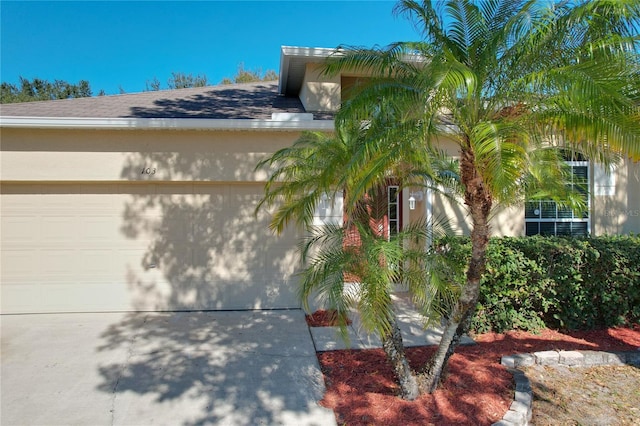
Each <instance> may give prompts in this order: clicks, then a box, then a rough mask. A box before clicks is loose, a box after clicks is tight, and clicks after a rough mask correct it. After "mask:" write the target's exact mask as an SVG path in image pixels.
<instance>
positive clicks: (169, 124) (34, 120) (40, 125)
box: [0, 117, 334, 131]
mask: <svg viewBox="0 0 640 426" xmlns="http://www.w3.org/2000/svg"><path fill="white" fill-rule="evenodd" d="M0 127H5V128H36V129H121V130H124V129H130V130H133V129H140V130H153V129H173V130H256V131H260V130H281V131H303V130H310V131H333V129H334V121H333V120H258V119H255V120H249V119H243V120H239V119H204V118H86V117H75V118H74V117H0Z"/></svg>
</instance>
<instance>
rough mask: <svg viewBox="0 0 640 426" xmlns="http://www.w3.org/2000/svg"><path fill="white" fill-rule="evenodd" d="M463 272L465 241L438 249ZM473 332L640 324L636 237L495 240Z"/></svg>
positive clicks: (449, 239)
mask: <svg viewBox="0 0 640 426" xmlns="http://www.w3.org/2000/svg"><path fill="white" fill-rule="evenodd" d="M439 244H440V245H443V246H446V247H447V251H446V253H447V257H448V258H449V259H450V260H451V261H453V262H454V263H455V264H457V265H458V267H459V270H460V271H461V272H460V273H459V274H457V276H455V277H452V279H453V280H454V281H456V282H457V283H458V284H462V282H463V281H464V274H463V273H462V271H463V270H464V267H465V266H466V264H467V260H468V258H469V255H470V252H471V242H470V240H469V238H467V237H447V238H444V239H442V240H440V241H439ZM480 292H481V294H480V299H479V301H478V309H477V312H476V315H475V317H474V319H473V322H472V326H471V327H472V330H473V331H475V332H487V331H495V332H504V331H508V330H513V329H520V330H528V331H536V330H539V329H540V328H543V327H551V328H564V329H593V328H598V327H610V326H615V325H621V324H625V323H630V322H637V321H640V237H639V236H633V235H628V236H603V237H591V238H586V239H578V238H563V237H540V236H536V237H503V238H492V239H491V240H490V242H489V247H488V251H487V271H486V273H485V275H484V276H483V279H482V281H481V290H480Z"/></svg>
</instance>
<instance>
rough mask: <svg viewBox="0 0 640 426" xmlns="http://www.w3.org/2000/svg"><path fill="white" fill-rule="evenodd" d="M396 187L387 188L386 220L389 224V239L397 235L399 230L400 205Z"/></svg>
mask: <svg viewBox="0 0 640 426" xmlns="http://www.w3.org/2000/svg"><path fill="white" fill-rule="evenodd" d="M399 193H400V191H399V187H398V186H389V187H387V218H388V219H387V220H388V222H389V228H388V229H389V238H391V237H392V236H394V235H397V234H398V231H399V230H400V203H399V201H398V198H399V197H398V195H399Z"/></svg>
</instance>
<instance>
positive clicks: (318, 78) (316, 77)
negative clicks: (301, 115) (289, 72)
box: [300, 64, 341, 112]
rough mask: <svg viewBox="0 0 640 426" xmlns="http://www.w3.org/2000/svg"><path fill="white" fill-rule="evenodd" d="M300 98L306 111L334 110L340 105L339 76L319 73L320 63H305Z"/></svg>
mask: <svg viewBox="0 0 640 426" xmlns="http://www.w3.org/2000/svg"><path fill="white" fill-rule="evenodd" d="M300 100H301V101H302V105H304V108H305V109H306V110H307V111H325V112H326V111H336V110H338V108H339V107H340V102H341V99H340V76H339V75H336V76H333V77H327V76H325V75H321V65H319V64H307V68H306V72H305V75H304V81H303V83H302V88H301V89H300Z"/></svg>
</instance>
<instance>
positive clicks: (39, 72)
mask: <svg viewBox="0 0 640 426" xmlns="http://www.w3.org/2000/svg"><path fill="white" fill-rule="evenodd" d="M393 5H394V2H392V1H364V0H358V1H357V0H352V1H345V0H342V1H327V0H325V1H302V0H299V1H240V0H237V1H190V2H187V1H184V2H179V1H139V2H134V1H110V2H98V1H69V2H64V1H49V2H36V1H6V0H2V1H1V2H0V20H1V21H0V28H1V29H0V31H1V34H0V36H1V38H0V43H1V45H0V47H1V51H0V55H1V56H0V59H1V62H0V79H1V80H2V81H4V82H10V83H14V84H15V83H18V81H19V76H23V77H26V78H29V79H31V78H34V77H38V78H42V79H46V80H55V79H59V80H66V81H68V82H73V83H76V82H77V81H79V80H81V79H84V80H88V81H89V83H90V84H91V88H92V90H93V92H94V94H97V93H98V92H99V91H100V90H101V89H103V90H104V91H105V92H106V93H107V94H115V93H119V89H120V87H122V89H124V90H125V91H126V92H139V91H142V90H144V89H145V83H146V82H147V81H149V80H151V79H153V77H157V78H158V79H159V80H160V82H161V83H162V86H163V88H164V87H165V86H166V80H167V79H168V78H169V77H170V75H171V72H172V71H177V72H184V73H187V74H188V73H192V74H194V75H195V74H206V76H207V77H208V79H209V84H217V83H219V82H220V80H222V79H223V78H224V77H233V76H234V75H235V73H236V70H237V67H238V65H239V64H240V63H243V64H244V67H245V69H256V68H261V69H262V70H263V71H264V70H267V69H273V70H275V71H278V70H279V60H280V46H282V45H288V46H307V47H330V48H332V47H336V46H338V45H340V44H346V45H362V46H373V45H376V44H378V45H386V44H388V43H391V42H394V41H400V40H404V41H406V40H417V39H418V38H419V37H418V34H417V33H416V32H415V30H414V29H413V27H412V25H411V23H410V22H409V21H408V20H406V19H405V18H402V17H396V16H394V15H393V14H392V9H393Z"/></svg>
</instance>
